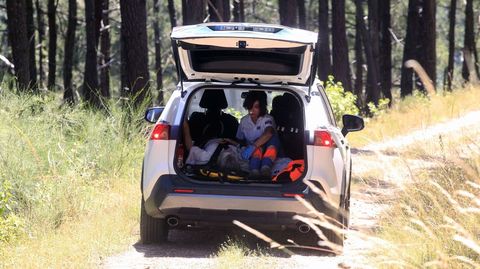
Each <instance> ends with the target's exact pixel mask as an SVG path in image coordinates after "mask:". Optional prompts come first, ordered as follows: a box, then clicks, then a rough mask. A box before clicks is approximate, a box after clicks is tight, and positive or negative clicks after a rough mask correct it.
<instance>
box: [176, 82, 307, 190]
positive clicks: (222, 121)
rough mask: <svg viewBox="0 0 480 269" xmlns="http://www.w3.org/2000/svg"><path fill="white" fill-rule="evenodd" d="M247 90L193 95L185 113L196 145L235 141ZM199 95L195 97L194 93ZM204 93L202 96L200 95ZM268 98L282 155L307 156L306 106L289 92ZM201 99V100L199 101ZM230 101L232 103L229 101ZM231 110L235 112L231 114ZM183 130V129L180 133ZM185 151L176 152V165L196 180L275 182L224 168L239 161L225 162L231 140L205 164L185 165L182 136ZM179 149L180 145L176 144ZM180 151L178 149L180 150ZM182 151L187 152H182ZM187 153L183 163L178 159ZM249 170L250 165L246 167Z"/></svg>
mask: <svg viewBox="0 0 480 269" xmlns="http://www.w3.org/2000/svg"><path fill="white" fill-rule="evenodd" d="M225 92H227V95H228V98H227V95H226V94H225ZM246 93H248V91H247V92H246V91H239V90H238V89H232V90H228V89H225V90H224V89H205V90H204V91H203V92H198V94H195V93H194V94H192V95H193V97H192V98H191V100H190V102H189V105H188V108H187V113H186V115H185V117H186V120H187V122H188V125H189V127H190V134H191V137H192V140H193V141H194V146H197V147H200V148H203V147H204V146H205V145H206V143H208V141H210V140H212V139H215V138H229V139H233V140H235V136H236V133H237V129H238V127H239V120H240V118H241V117H242V116H244V115H246V114H247V113H248V111H246V110H245V109H244V108H243V107H241V106H242V104H243V98H244V96H246ZM195 95H196V96H195ZM199 95H201V98H199V97H200V96H199ZM267 95H268V98H267V100H270V101H269V102H268V104H267V105H268V106H267V108H268V111H269V114H270V115H271V116H272V117H273V118H274V120H275V123H276V131H277V134H278V136H279V139H280V142H281V145H282V149H283V151H282V154H281V155H282V156H279V157H283V158H287V159H289V160H303V159H304V136H305V135H304V133H305V132H304V120H303V116H304V115H303V109H302V106H301V104H300V102H299V101H298V99H297V98H296V97H295V96H294V95H293V94H292V93H289V92H286V91H273V92H272V91H270V92H268V94H267ZM198 99H200V100H199V101H198ZM228 100H230V103H229V101H228ZM229 112H232V113H234V114H235V116H234V115H232V114H230V113H229ZM180 133H182V132H180ZM179 141H180V143H179V145H180V147H181V148H182V150H181V151H180V152H182V153H178V152H177V154H176V158H177V159H176V161H175V162H174V163H175V164H177V168H179V169H180V171H182V172H183V173H184V174H185V175H187V176H189V177H190V178H192V179H196V180H206V181H228V182H245V183H252V182H258V181H260V182H262V183H274V182H272V180H271V178H262V179H255V180H252V179H251V178H249V177H248V170H246V169H240V168H239V167H237V168H236V169H231V168H227V169H225V167H223V165H221V164H222V163H229V164H231V163H232V162H239V160H238V159H235V158H234V159H232V160H226V161H225V162H222V161H221V160H220V159H221V158H228V157H230V156H228V154H227V155H225V154H223V153H224V150H225V149H227V148H228V146H229V144H228V143H225V144H223V143H221V144H219V145H218V146H217V148H216V149H215V151H214V153H213V154H212V155H211V157H210V159H209V160H208V162H207V163H205V164H195V165H186V164H185V159H186V157H185V158H183V157H184V156H188V154H189V152H186V149H184V147H183V145H184V143H185V141H184V135H183V134H182V135H181V137H180V139H179ZM177 149H178V147H177ZM177 151H178V150H177ZM183 151H185V152H184V153H183ZM180 154H184V156H182V159H183V160H181V161H180V162H179V161H178V158H179V156H180ZM277 159H278V158H277ZM247 169H248V168H247Z"/></svg>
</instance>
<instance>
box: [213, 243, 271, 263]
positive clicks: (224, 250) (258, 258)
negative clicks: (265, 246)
mask: <svg viewBox="0 0 480 269" xmlns="http://www.w3.org/2000/svg"><path fill="white" fill-rule="evenodd" d="M212 258H213V262H214V268H218V269H230V268H255V269H268V268H276V267H278V264H277V262H276V261H275V259H272V258H271V257H270V256H269V255H268V254H266V252H265V251H262V250H260V249H257V250H251V249H249V248H248V247H247V246H245V244H244V243H243V242H242V241H239V240H232V239H229V240H227V241H226V242H225V243H223V244H222V245H221V246H220V249H219V250H218V251H217V253H216V254H215V255H214V256H213V257H212Z"/></svg>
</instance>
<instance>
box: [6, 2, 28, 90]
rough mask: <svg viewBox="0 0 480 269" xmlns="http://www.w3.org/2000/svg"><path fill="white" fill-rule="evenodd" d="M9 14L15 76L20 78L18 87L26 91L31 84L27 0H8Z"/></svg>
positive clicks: (8, 21) (9, 32)
mask: <svg viewBox="0 0 480 269" xmlns="http://www.w3.org/2000/svg"><path fill="white" fill-rule="evenodd" d="M7 16H8V20H7V24H8V36H9V39H10V44H11V46H12V55H13V64H14V65H15V76H16V77H17V79H18V89H19V90H22V91H24V90H27V89H28V87H29V84H30V59H29V55H30V54H29V42H28V33H27V14H26V3H25V0H7Z"/></svg>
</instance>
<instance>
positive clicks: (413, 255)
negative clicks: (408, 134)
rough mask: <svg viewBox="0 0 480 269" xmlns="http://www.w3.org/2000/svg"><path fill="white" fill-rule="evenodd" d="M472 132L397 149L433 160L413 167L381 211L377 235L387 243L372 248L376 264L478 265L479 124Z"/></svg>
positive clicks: (404, 266) (454, 266) (479, 258)
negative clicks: (409, 177)
mask: <svg viewBox="0 0 480 269" xmlns="http://www.w3.org/2000/svg"><path fill="white" fill-rule="evenodd" d="M471 132H473V134H471V135H459V134H452V135H450V136H445V137H443V138H442V139H441V142H440V140H436V141H431V142H430V143H424V144H420V146H419V145H416V146H415V147H411V148H408V149H406V150H405V151H404V152H401V153H400V156H401V157H403V158H416V159H421V160H424V161H425V162H428V163H430V164H431V163H433V164H434V165H433V166H431V165H429V166H426V167H425V168H423V169H417V170H413V171H412V175H411V176H412V181H411V182H410V183H408V184H406V185H405V186H403V188H402V190H401V191H399V192H397V194H396V199H395V200H394V201H393V203H392V205H391V207H390V208H389V209H388V210H387V211H386V212H385V214H384V215H383V216H382V217H381V220H380V227H381V228H380V230H379V232H378V234H377V236H378V237H379V238H381V239H382V240H386V241H387V242H389V244H388V246H382V245H377V247H376V248H375V249H374V250H373V251H372V262H373V263H375V264H376V265H377V266H378V267H381V268H424V267H432V268H479V267H480V247H479V246H480V225H479V223H480V143H478V142H477V141H478V139H476V138H478V135H480V129H478V128H477V130H476V131H473V130H471ZM435 142H436V143H435ZM466 145H468V146H466Z"/></svg>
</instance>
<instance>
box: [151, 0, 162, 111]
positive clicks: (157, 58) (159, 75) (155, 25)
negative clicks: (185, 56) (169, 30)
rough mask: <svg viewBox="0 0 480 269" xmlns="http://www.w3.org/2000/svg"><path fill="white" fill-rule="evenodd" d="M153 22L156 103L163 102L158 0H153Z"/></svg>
mask: <svg viewBox="0 0 480 269" xmlns="http://www.w3.org/2000/svg"><path fill="white" fill-rule="evenodd" d="M153 10H154V18H155V20H154V23H153V31H154V35H155V73H156V74H157V91H158V97H157V103H158V104H160V105H161V104H163V78H162V50H161V49H162V39H161V29H160V22H159V16H160V3H159V1H158V0H154V1H153Z"/></svg>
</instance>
